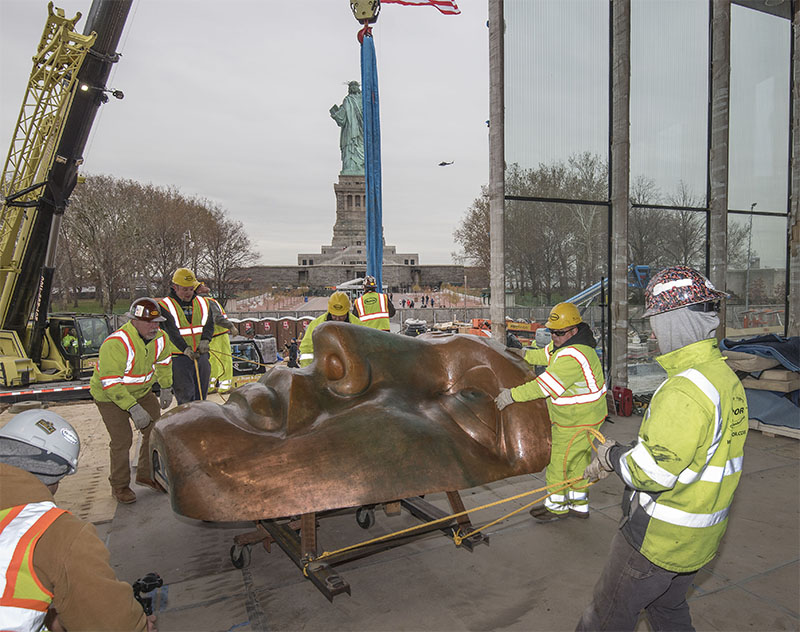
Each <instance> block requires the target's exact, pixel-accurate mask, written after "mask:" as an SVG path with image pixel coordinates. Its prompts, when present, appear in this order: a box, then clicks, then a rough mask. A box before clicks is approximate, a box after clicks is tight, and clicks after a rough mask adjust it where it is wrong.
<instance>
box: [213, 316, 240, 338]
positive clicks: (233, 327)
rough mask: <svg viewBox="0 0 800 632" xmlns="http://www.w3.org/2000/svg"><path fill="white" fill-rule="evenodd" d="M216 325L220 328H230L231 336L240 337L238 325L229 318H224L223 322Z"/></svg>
mask: <svg viewBox="0 0 800 632" xmlns="http://www.w3.org/2000/svg"><path fill="white" fill-rule="evenodd" d="M216 324H217V325H219V326H220V327H227V328H228V333H229V334H230V335H231V336H238V335H239V330H238V329H236V325H234V324H233V323H232V322H231V321H229V320H228V319H227V318H223V319H222V320H221V321H219V322H218V323H216Z"/></svg>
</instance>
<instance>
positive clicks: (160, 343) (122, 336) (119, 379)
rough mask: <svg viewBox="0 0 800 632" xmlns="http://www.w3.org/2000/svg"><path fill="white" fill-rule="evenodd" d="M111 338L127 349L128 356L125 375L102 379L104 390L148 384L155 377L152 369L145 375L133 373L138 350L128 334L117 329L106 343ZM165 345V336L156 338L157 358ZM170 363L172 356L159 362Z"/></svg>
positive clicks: (101, 383)
mask: <svg viewBox="0 0 800 632" xmlns="http://www.w3.org/2000/svg"><path fill="white" fill-rule="evenodd" d="M111 338H114V339H116V340H119V341H120V342H122V344H123V345H124V347H125V352H126V354H127V355H126V358H125V373H123V374H122V375H107V376H105V377H101V378H100V385H101V386H102V387H103V390H106V389H108V388H111V387H112V386H116V385H117V384H146V383H147V382H149V381H150V380H151V379H152V378H153V375H154V371H153V369H152V368H151V369H150V371H149V372H148V373H147V374H145V375H133V373H132V372H133V365H134V363H135V361H136V349H135V347H134V345H133V340H131V337H130V335H129V334H128V332H127V331H125V330H124V329H117V331H115V332H114V333H113V334H111V335H110V336H109V337H108V338H106V341H108V340H110V339H111ZM104 344H105V341H104ZM146 345H147V343H145V346H146ZM165 345H166V340H165V338H164V336H163V335H162V336H159V337H158V338H156V357H158V356H159V355H160V354H161V352H162V351H163V350H164V346H165ZM170 362H172V356H167V358H166V359H165V360H161V361H160V362H158V364H163V365H169V364H170Z"/></svg>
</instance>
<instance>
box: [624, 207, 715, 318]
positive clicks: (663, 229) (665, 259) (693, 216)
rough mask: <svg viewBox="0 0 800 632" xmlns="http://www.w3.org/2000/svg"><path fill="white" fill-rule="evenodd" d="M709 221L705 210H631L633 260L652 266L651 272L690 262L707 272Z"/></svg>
mask: <svg viewBox="0 0 800 632" xmlns="http://www.w3.org/2000/svg"><path fill="white" fill-rule="evenodd" d="M706 221H707V220H706V213H705V211H676V210H671V209H670V210H665V209H652V208H635V209H631V211H630V213H629V214H628V253H629V258H630V261H631V263H632V264H635V265H647V266H650V270H651V274H654V273H655V272H656V271H658V270H661V269H662V268H666V267H667V266H674V265H688V266H691V267H693V268H696V269H697V270H700V271H701V272H703V271H704V270H705V268H706ZM640 304H641V301H640Z"/></svg>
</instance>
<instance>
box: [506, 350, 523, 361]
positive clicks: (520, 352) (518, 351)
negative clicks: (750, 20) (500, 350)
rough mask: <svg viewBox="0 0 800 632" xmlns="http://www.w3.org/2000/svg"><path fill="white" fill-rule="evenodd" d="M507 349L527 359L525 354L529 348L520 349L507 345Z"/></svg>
mask: <svg viewBox="0 0 800 632" xmlns="http://www.w3.org/2000/svg"><path fill="white" fill-rule="evenodd" d="M506 351H508V352H509V353H513V354H514V355H515V356H519V357H520V358H522V359H523V360H524V359H525V354H526V353H528V350H527V349H520V348H518V347H506Z"/></svg>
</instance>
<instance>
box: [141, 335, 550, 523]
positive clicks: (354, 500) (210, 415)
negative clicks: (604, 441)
mask: <svg viewBox="0 0 800 632" xmlns="http://www.w3.org/2000/svg"><path fill="white" fill-rule="evenodd" d="M313 336H314V357H315V360H314V362H313V363H312V364H311V365H310V366H308V367H305V368H303V369H299V370H298V369H295V370H291V369H288V368H284V367H276V368H274V369H272V370H271V371H270V372H269V373H267V374H266V375H265V376H264V377H263V378H262V379H261V381H260V382H258V383H253V384H248V385H245V386H243V387H241V388H239V389H237V390H236V391H234V392H233V393H232V394H231V396H230V398H229V399H228V401H227V403H226V404H224V405H218V404H215V403H213V402H195V403H192V404H189V405H186V406H181V407H180V408H178V409H176V410H175V411H174V412H172V413H170V414H167V415H165V416H164V417H163V418H162V420H161V421H160V422H159V424H158V425H157V426H156V429H155V430H154V432H153V435H152V436H151V449H152V450H153V451H154V453H155V454H154V457H155V458H156V459H157V462H158V464H159V465H158V468H159V469H160V470H161V471H162V472H163V475H164V478H165V479H166V483H167V486H168V487H169V492H170V496H171V499H172V505H173V508H174V509H175V511H176V512H177V513H179V514H183V515H186V516H189V517H192V518H200V519H204V520H251V519H252V520H258V519H260V518H277V517H282V516H290V515H298V514H302V513H308V512H311V511H323V510H327V509H334V508H338V507H348V506H356V505H363V504H370V503H379V502H387V501H391V500H396V499H399V498H406V497H410V496H415V495H419V494H426V493H433V492H436V491H450V490H458V489H466V488H470V487H474V486H476V485H481V484H484V483H487V482H491V481H494V480H499V479H502V478H507V477H509V476H516V475H519V474H525V473H532V472H537V471H540V470H541V469H543V468H544V467H545V465H547V462H548V461H549V456H550V421H549V418H548V415H547V408H546V406H545V404H544V402H542V401H538V402H526V403H519V404H516V405H515V406H513V407H508V408H506V409H505V410H504V411H503V412H499V411H497V409H496V407H495V406H494V402H493V400H494V398H495V397H496V396H497V393H498V392H499V391H500V389H502V388H508V387H511V386H516V385H518V384H521V383H522V382H524V381H526V380H528V379H531V377H532V376H531V374H530V373H529V365H527V364H526V363H525V362H523V361H522V360H521V359H519V358H518V357H517V356H515V355H513V354H509V353H507V352H506V351H505V349H504V347H502V346H501V347H494V346H492V344H491V343H490V342H488V341H487V339H485V338H478V337H474V336H463V335H459V336H455V335H449V334H426V335H425V336H421V337H417V338H410V337H406V336H399V335H390V334H387V333H385V332H381V331H376V330H373V329H370V328H368V327H358V326H353V325H350V324H347V323H336V322H328V323H323V324H321V325H319V326H318V327H317V328H316V329H314V332H313Z"/></svg>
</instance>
